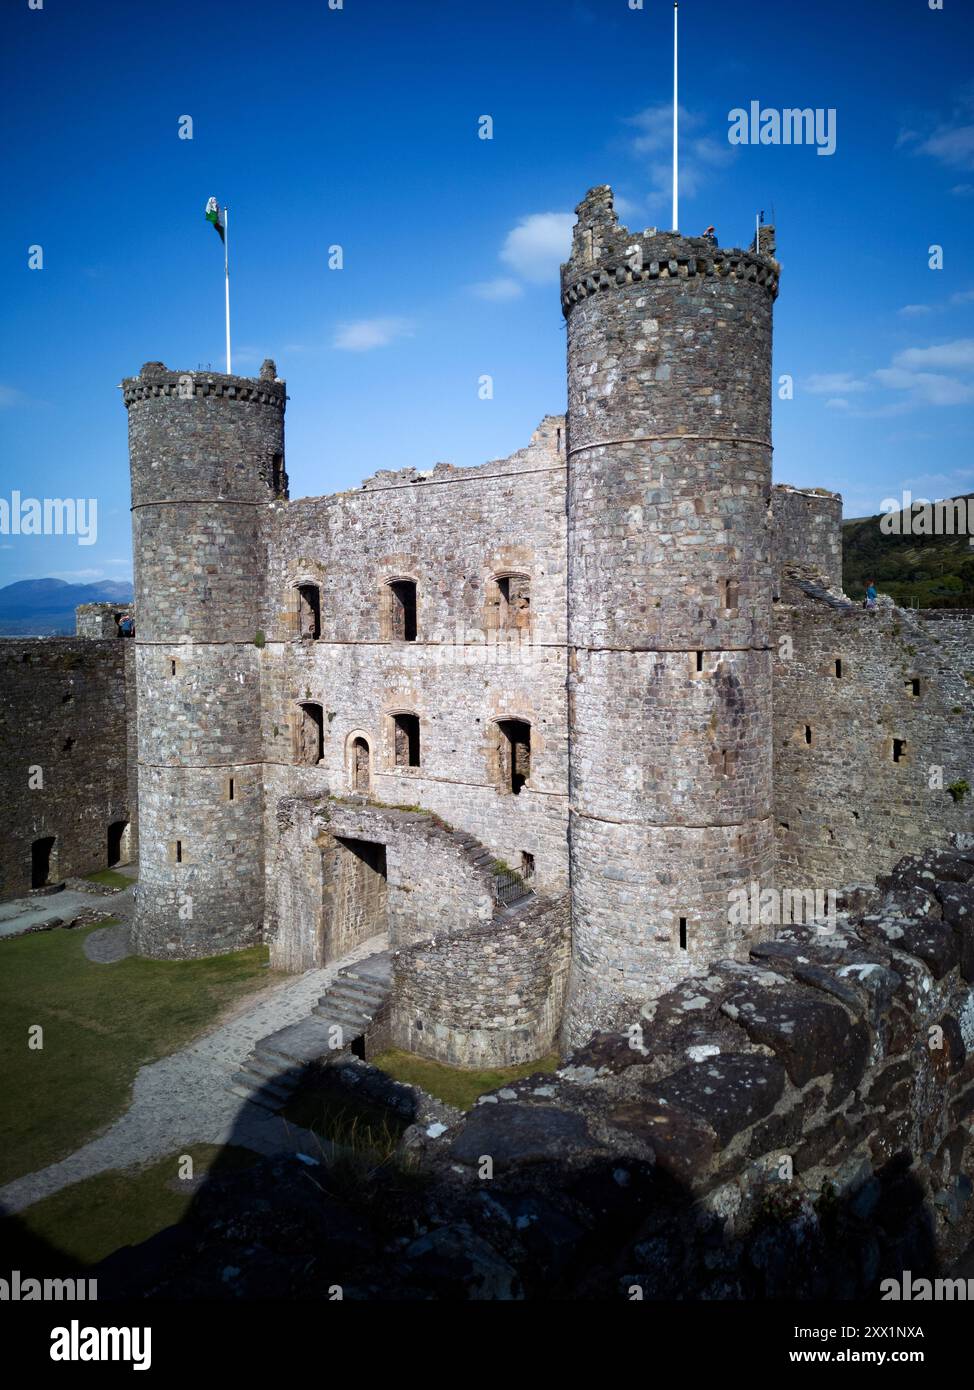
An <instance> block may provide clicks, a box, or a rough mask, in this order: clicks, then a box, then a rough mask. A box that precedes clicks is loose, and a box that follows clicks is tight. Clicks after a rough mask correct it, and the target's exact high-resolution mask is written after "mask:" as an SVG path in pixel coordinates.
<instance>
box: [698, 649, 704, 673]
mask: <svg viewBox="0 0 974 1390" xmlns="http://www.w3.org/2000/svg"><path fill="white" fill-rule="evenodd" d="M697 670H698V671H702V670H703V652H697Z"/></svg>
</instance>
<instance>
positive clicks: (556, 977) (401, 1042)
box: [387, 896, 570, 1067]
mask: <svg viewBox="0 0 974 1390" xmlns="http://www.w3.org/2000/svg"><path fill="white" fill-rule="evenodd" d="M569 911H570V904H569V900H568V897H567V896H565V897H563V898H561V899H560V900H559V901H558V902H555V903H552V902H551V901H549V900H539V901H537V902H536V903H535V904H534V905H533V906H531V907H530V908H529V909H528V910H527V911H526V912H525V913H524V914H523V915H521V916H519V917H518V918H517V919H516V920H515V921H513V922H511V923H505V922H504V921H503V920H500V919H498V920H494V921H491V922H488V923H485V924H483V925H481V926H477V927H475V928H473V929H471V930H467V931H465V932H462V933H459V934H454V935H451V936H448V937H434V938H432V939H428V940H425V941H420V942H417V943H416V944H415V945H412V946H407V947H405V948H404V949H401V950H399V951H398V952H397V953H396V954H395V955H394V956H393V972H394V985H393V995H392V1001H391V1009H390V1015H389V1019H388V1022H387V1027H388V1030H389V1037H390V1041H391V1042H392V1045H393V1046H395V1047H402V1048H405V1049H406V1050H407V1051H409V1052H415V1053H418V1054H419V1055H420V1056H422V1057H431V1058H433V1059H434V1060H435V1061H438V1062H445V1063H447V1064H448V1065H450V1066H457V1067H509V1066H518V1065H520V1064H521V1063H523V1062H531V1061H534V1060H535V1059H536V1058H539V1057H543V1056H544V1055H545V1054H546V1053H548V1052H550V1051H551V1050H552V1048H553V1047H555V1046H556V1042H557V1038H558V1031H559V1028H560V1026H561V1017H562V1009H563V1006H564V996H565V988H566V986H567V982H568V964H569V958H570V927H569Z"/></svg>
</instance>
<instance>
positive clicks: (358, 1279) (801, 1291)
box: [98, 837, 974, 1304]
mask: <svg viewBox="0 0 974 1390" xmlns="http://www.w3.org/2000/svg"><path fill="white" fill-rule="evenodd" d="M972 850H974V837H972V838H971V844H970V848H969V849H968V850H967V851H966V852H965V853H963V854H951V855H945V854H941V855H930V856H924V858H923V859H922V860H921V861H919V862H913V863H909V862H907V863H904V864H902V865H901V866H900V867H899V868H898V869H897V871H896V873H895V874H894V876H893V880H892V882H891V884H890V885H889V892H888V894H883V895H878V900H877V901H871V902H866V903H864V904H861V905H860V906H859V907H858V908H857V910H856V911H855V912H854V913H853V912H851V910H850V914H849V915H848V916H843V917H841V918H840V919H839V921H838V923H837V926H836V930H835V931H834V932H831V933H820V932H817V931H815V930H811V929H805V928H791V929H788V930H784V931H782V932H781V934H780V939H779V940H777V941H775V942H768V943H764V944H762V945H761V946H759V947H757V948H756V949H755V951H754V953H753V959H752V961H751V962H750V963H744V962H741V961H726V960H725V961H720V962H715V963H712V964H710V965H709V967H707V968H706V969H704V970H701V971H699V972H697V973H696V974H695V975H694V976H693V977H691V978H689V979H687V980H686V981H685V982H684V983H683V984H681V985H680V986H678V987H677V988H676V989H675V990H673V991H672V992H670V993H669V994H667V995H665V996H664V997H662V998H660V999H658V1000H656V1001H655V1003H654V1004H652V1005H649V1006H647V1008H646V1010H645V1016H644V1018H643V1019H642V1025H643V1035H642V1039H641V1040H640V1038H639V1036H638V1035H635V1036H633V1037H630V1036H629V1035H628V1034H619V1033H614V1034H603V1035H601V1036H600V1037H598V1038H596V1039H595V1040H594V1042H593V1043H592V1045H591V1046H589V1047H586V1048H584V1049H582V1050H581V1051H579V1052H576V1053H575V1054H574V1055H573V1056H572V1057H570V1058H569V1059H568V1061H567V1063H566V1064H565V1065H563V1066H562V1067H560V1068H559V1070H558V1071H557V1072H556V1073H555V1074H550V1073H545V1074H537V1073H536V1074H535V1075H533V1076H530V1077H527V1078H525V1079H523V1080H520V1081H516V1082H513V1083H510V1084H508V1085H505V1086H504V1087H503V1088H502V1089H501V1090H499V1091H495V1092H493V1093H492V1094H489V1095H487V1096H483V1097H481V1099H480V1101H479V1102H478V1104H477V1105H476V1106H475V1107H474V1109H473V1110H472V1111H470V1112H468V1113H467V1114H466V1115H465V1116H464V1117H463V1118H462V1119H461V1120H459V1121H458V1122H456V1121H455V1122H453V1123H449V1117H446V1118H447V1122H448V1128H447V1130H446V1132H445V1133H444V1132H442V1131H441V1129H440V1127H439V1126H436V1127H433V1126H431V1125H430V1115H429V1111H428V1110H427V1109H426V1108H425V1106H424V1104H423V1102H422V1099H421V1098H419V1097H417V1098H416V1099H415V1100H414V1101H413V1105H412V1107H411V1109H412V1114H413V1116H414V1119H415V1123H414V1125H413V1126H412V1127H411V1128H410V1129H409V1130H407V1132H406V1135H405V1136H404V1140H403V1146H404V1149H405V1151H406V1155H407V1156H408V1160H409V1165H410V1167H409V1171H410V1172H411V1173H414V1172H415V1170H416V1168H417V1167H419V1168H420V1169H421V1170H422V1171H423V1176H424V1181H422V1182H415V1181H411V1182H409V1183H403V1182H402V1181H400V1180H397V1178H396V1175H395V1174H396V1169H395V1166H394V1165H385V1164H383V1165H380V1166H379V1167H378V1168H377V1169H376V1170H375V1171H374V1172H373V1173H372V1174H371V1175H369V1176H365V1175H363V1178H362V1184H363V1186H362V1187H360V1188H359V1189H357V1192H356V1200H355V1202H354V1203H352V1202H349V1203H344V1202H342V1199H341V1197H340V1195H339V1196H338V1197H337V1198H336V1196H335V1193H334V1191H333V1189H331V1188H329V1189H328V1190H325V1188H323V1187H322V1186H321V1185H316V1184H312V1185H310V1186H309V1184H308V1182H307V1180H306V1178H305V1177H304V1175H303V1173H302V1172H301V1171H300V1165H298V1164H295V1163H294V1162H293V1161H291V1160H286V1161H285V1160H277V1161H275V1162H272V1163H269V1164H268V1165H266V1166H263V1167H260V1168H258V1169H251V1170H249V1171H247V1172H243V1173H239V1172H238V1173H230V1174H228V1175H226V1176H225V1177H221V1176H220V1175H219V1174H216V1175H214V1177H213V1178H211V1179H209V1180H208V1181H207V1183H206V1184H204V1188H203V1190H202V1191H201V1193H200V1194H199V1196H198V1198H197V1199H196V1200H195V1202H194V1205H193V1208H192V1209H191V1210H190V1212H189V1213H187V1216H186V1219H185V1223H184V1225H183V1227H181V1231H182V1235H181V1238H180V1239H178V1240H174V1239H173V1233H172V1232H165V1233H164V1234H163V1235H161V1236H157V1237H154V1238H153V1240H151V1241H150V1242H148V1243H147V1244H145V1245H143V1246H141V1247H138V1248H137V1249H135V1250H133V1249H131V1248H129V1249H127V1250H125V1251H123V1252H120V1253H119V1254H118V1255H115V1256H112V1257H111V1258H110V1260H109V1261H108V1263H107V1265H106V1266H105V1267H103V1268H101V1269H99V1271H98V1275H99V1292H100V1293H103V1294H105V1295H107V1296H109V1297H112V1296H114V1297H131V1296H133V1293H135V1294H142V1293H148V1294H152V1295H154V1296H156V1297H168V1296H170V1295H179V1296H181V1297H187V1296H191V1297H207V1296H212V1295H214V1294H216V1295H219V1296H226V1291H227V1267H228V1262H229V1264H230V1266H231V1269H232V1270H233V1271H238V1272H237V1273H235V1274H234V1277H233V1281H232V1291H233V1294H234V1295H235V1296H236V1297H239V1298H249V1297H254V1298H261V1297H266V1294H267V1289H268V1287H271V1288H273V1289H274V1291H275V1292H276V1293H277V1295H278V1296H280V1297H289V1296H300V1297H304V1298H308V1297H319V1296H320V1297H327V1296H328V1288H329V1286H333V1285H334V1284H336V1283H338V1284H340V1285H341V1287H342V1288H343V1289H344V1290H345V1297H346V1298H353V1299H365V1300H369V1301H371V1302H374V1301H375V1300H376V1299H377V1298H378V1299H384V1300H393V1299H399V1300H402V1299H430V1298H432V1299H447V1300H457V1299H476V1300H508V1299H527V1300H539V1301H544V1302H545V1303H546V1304H550V1302H551V1301H552V1300H553V1299H561V1300H579V1301H586V1302H591V1301H593V1300H601V1301H606V1302H615V1303H630V1302H632V1300H633V1299H634V1298H635V1297H637V1292H636V1291H637V1290H641V1291H642V1294H643V1296H644V1297H646V1298H647V1299H660V1300H673V1299H688V1300H702V1299H705V1300H708V1301H712V1300H768V1299H789V1298H791V1299H812V1300H822V1299H826V1300H837V1299H864V1300H870V1301H872V1300H876V1299H877V1298H878V1297H879V1296H880V1293H881V1281H882V1280H885V1279H888V1278H893V1279H896V1280H897V1282H900V1281H902V1279H903V1277H904V1271H907V1270H909V1271H910V1272H911V1275H912V1278H913V1280H914V1288H916V1281H917V1280H919V1279H928V1278H931V1277H943V1276H949V1275H950V1274H951V1272H952V1269H953V1272H954V1273H958V1274H961V1273H963V1274H966V1273H968V1272H969V1269H957V1268H956V1262H957V1260H958V1258H959V1256H960V1255H961V1252H963V1251H964V1250H965V1248H966V1247H967V1246H968V1245H969V1242H970V1240H971V1238H972V1235H974V1201H972V1200H971V1193H972V1181H971V1179H972V1175H974V1142H972V1131H971V1115H972V1111H974V989H972V983H974V935H972V932H974V881H972V879H974V853H972ZM857 896H858V895H853V897H857ZM850 909H851V904H850ZM457 944H458V945H459V942H458V943H457ZM632 1044H635V1046H633V1045H632ZM353 1065H356V1066H357V1069H358V1070H359V1071H361V1072H363V1073H364V1072H365V1070H366V1069H365V1068H364V1067H363V1066H362V1064H353ZM353 1080H354V1086H355V1090H356V1091H359V1090H360V1088H361V1089H365V1092H366V1094H367V1095H369V1096H370V1098H376V1097H378V1096H381V1094H382V1092H381V1089H380V1087H379V1086H378V1085H377V1086H375V1087H371V1086H368V1085H367V1082H366V1083H365V1085H363V1083H362V1082H361V1081H360V1080H359V1079H358V1078H357V1077H356V1078H351V1077H350V1078H349V1083H350V1084H352V1082H353ZM376 1080H377V1081H378V1082H381V1078H376ZM406 1089H408V1088H398V1092H397V1094H396V1095H395V1096H394V1097H393V1098H391V1102H390V1103H391V1105H393V1106H394V1107H395V1113H396V1114H401V1113H403V1111H405V1113H407V1114H408V1113H410V1105H409V1097H408V1095H403V1094H402V1092H403V1091H404V1090H406ZM488 1159H489V1160H490V1163H489V1165H488V1164H487V1163H486V1162H485V1160H488ZM417 1232H419V1234H417ZM390 1250H395V1252H396V1256H395V1259H392V1260H391V1259H390V1257H389V1251H390ZM968 1258H969V1257H968ZM917 1296H918V1294H917V1293H916V1292H915V1293H914V1297H917Z"/></svg>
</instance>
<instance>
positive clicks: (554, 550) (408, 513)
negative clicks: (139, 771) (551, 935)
mask: <svg viewBox="0 0 974 1390" xmlns="http://www.w3.org/2000/svg"><path fill="white" fill-rule="evenodd" d="M564 477H565V468H564V421H563V419H562V418H561V417H557V416H551V417H547V418H546V419H545V420H544V421H543V422H542V424H541V426H540V427H539V428H538V430H537V431H536V432H535V434H534V436H533V437H532V440H531V443H530V444H529V446H528V447H527V448H525V449H523V450H520V451H519V452H518V453H517V454H514V455H512V456H511V457H510V458H508V459H503V460H498V461H496V462H494V463H490V464H486V465H483V466H482V467H479V468H464V469H458V468H453V467H452V466H450V465H448V464H440V465H438V466H437V467H436V468H435V469H433V470H432V471H431V472H430V473H428V474H417V473H415V471H413V470H406V471H403V472H399V473H390V472H383V473H379V474H376V476H375V477H374V478H372V479H369V480H368V481H367V482H366V483H365V484H364V485H363V486H362V487H361V488H360V489H357V490H355V491H351V492H345V493H340V494H338V495H337V496H333V497H325V498H305V499H302V500H301V501H298V502H292V501H285V500H281V501H279V502H277V503H276V504H275V505H274V506H273V507H272V508H271V509H269V511H268V515H267V516H266V518H265V524H266V535H265V540H266V546H267V557H268V567H267V588H266V594H265V603H264V609H263V612H262V617H261V623H260V625H261V628H262V630H263V632H264V634H265V636H266V645H265V646H264V648H263V651H262V653H261V675H262V721H263V744H264V749H265V757H266V761H267V798H266V805H267V811H266V828H267V834H268V835H272V834H274V833H275V832H274V824H273V817H274V807H275V806H276V804H277V800H279V799H280V797H281V796H286V795H288V794H291V793H294V792H297V791H303V792H314V791H318V792H322V791H325V790H326V789H327V790H332V791H334V792H335V793H337V794H341V793H342V792H351V791H354V790H356V789H358V790H360V791H362V792H365V793H367V794H369V795H371V797H372V798H373V799H375V800H377V801H380V802H385V803H389V804H392V805H400V806H421V807H423V808H424V809H428V810H431V811H435V812H436V813H437V814H438V815H440V816H441V817H442V818H443V819H444V820H445V821H447V822H448V823H449V824H450V825H452V826H456V827H457V828H462V829H464V830H467V831H469V832H470V833H471V834H473V835H475V836H476V837H477V838H478V839H479V840H481V841H483V843H484V844H486V845H489V846H490V848H491V849H492V850H493V851H494V853H495V854H496V855H498V856H499V857H500V858H502V859H504V860H506V861H507V862H508V863H510V864H511V865H512V866H513V867H515V868H520V867H521V866H522V864H523V863H524V862H525V861H524V856H525V855H529V856H530V857H531V862H532V864H533V872H534V874H535V876H536V883H537V886H538V887H540V888H542V889H544V890H546V891H552V892H559V891H564V889H565V887H566V886H567V877H568V865H567V845H566V834H565V826H566V820H567V790H568V747H567V715H566V694H565V500H564V499H565V493H564ZM512 580H518V581H519V582H520V584H521V591H520V599H521V601H520V606H519V607H518V608H517V609H516V611H515V609H514V605H513V604H512V603H511V602H510V601H509V600H508V599H507V598H505V597H504V595H503V593H502V591H501V586H500V583H499V581H507V582H508V591H509V586H510V582H511V581H512ZM400 581H405V582H407V583H409V584H413V585H415V590H414V593H415V608H416V633H415V638H414V639H410V640H407V639H406V638H405V637H403V636H402V635H401V634H397V632H396V631H395V630H394V624H393V613H392V597H393V595H392V591H391V589H390V586H391V585H392V584H394V583H397V582H400ZM302 586H306V587H308V586H310V587H312V588H313V589H315V590H316V591H317V593H318V594H319V595H320V599H319V615H318V636H317V637H314V636H312V635H310V634H309V633H307V632H306V631H305V632H302V627H301V619H300V607H299V605H300V594H301V588H302ZM307 705H311V706H314V707H315V710H316V712H315V718H316V719H317V720H318V722H319V723H320V728H321V743H320V757H319V758H317V759H316V760H315V765H314V766H307V765H304V766H302V765H296V764H300V763H301V761H302V760H303V759H306V758H307V753H308V748H307V745H306V744H304V743H302V737H301V726H302V724H303V723H304V721H305V719H306V717H307V716H306V715H305V713H304V710H303V707H304V706H307ZM318 710H320V714H319V713H317V711H318ZM403 714H405V715H407V716H415V718H416V719H417V720H418V751H417V753H416V760H415V762H414V764H413V765H410V762H409V759H408V757H404V750H403V746H402V740H401V738H400V742H399V746H398V750H397V735H396V730H397V723H396V720H397V716H399V715H403ZM508 720H518V721H521V722H522V723H523V724H526V725H529V726H530V775H529V776H528V778H527V781H526V783H525V784H524V785H523V786H522V787H520V788H519V790H518V792H517V793H516V794H515V793H514V792H513V790H512V787H511V779H510V776H509V770H507V769H506V767H505V763H504V756H503V755H504V749H503V747H502V744H503V741H504V734H503V732H502V730H501V728H500V724H501V722H503V721H508ZM357 742H358V746H359V750H360V757H361V759H362V762H361V764H360V766H361V767H364V777H363V779H362V785H361V786H359V787H358V788H357V784H356V776H357V775H358V774H357V773H356V743H357ZM363 745H364V749H363ZM314 751H315V750H314V749H313V748H312V754H313V753H314Z"/></svg>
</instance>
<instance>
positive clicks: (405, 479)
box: [299, 415, 565, 501]
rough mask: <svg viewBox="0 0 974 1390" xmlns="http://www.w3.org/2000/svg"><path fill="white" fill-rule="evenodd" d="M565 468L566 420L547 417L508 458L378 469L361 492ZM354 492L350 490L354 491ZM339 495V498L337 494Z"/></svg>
mask: <svg viewBox="0 0 974 1390" xmlns="http://www.w3.org/2000/svg"><path fill="white" fill-rule="evenodd" d="M564 465H565V417H564V415H546V416H545V417H544V419H543V420H542V421H541V423H540V424H539V425H538V426H537V428H536V429H535V430H534V432H533V433H532V435H531V439H530V441H529V442H528V443H527V444H526V445H525V447H524V448H523V449H518V450H516V451H515V453H513V454H511V455H510V456H509V457H508V458H502V459H491V460H490V461H489V462H487V463H480V464H475V465H473V466H471V467H460V466H458V465H456V464H453V463H437V464H435V465H434V467H433V468H399V469H395V470H393V469H389V468H380V469H378V470H377V471H376V472H375V473H373V474H372V475H371V476H370V477H368V478H365V479H363V481H362V482H361V484H360V485H359V488H360V490H364V491H366V492H375V491H380V490H382V489H384V488H393V487H404V486H407V485H412V484H423V483H426V484H435V483H450V482H470V481H473V480H475V479H483V478H493V477H497V478H502V477H511V476H512V475H516V474H519V473H528V472H531V470H532V469H536V468H541V467H544V468H551V467H564ZM355 490H356V489H352V491H355ZM339 495H340V494H339ZM299 500H300V501H316V500H318V499H315V498H301V499H299Z"/></svg>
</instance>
